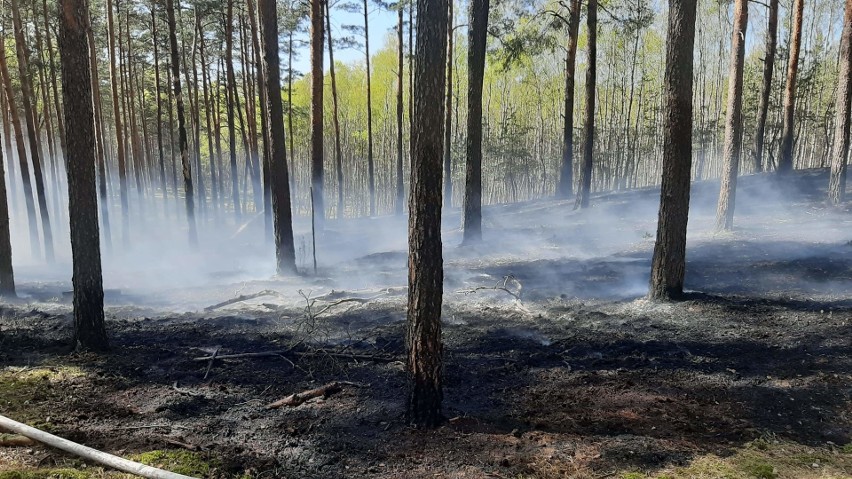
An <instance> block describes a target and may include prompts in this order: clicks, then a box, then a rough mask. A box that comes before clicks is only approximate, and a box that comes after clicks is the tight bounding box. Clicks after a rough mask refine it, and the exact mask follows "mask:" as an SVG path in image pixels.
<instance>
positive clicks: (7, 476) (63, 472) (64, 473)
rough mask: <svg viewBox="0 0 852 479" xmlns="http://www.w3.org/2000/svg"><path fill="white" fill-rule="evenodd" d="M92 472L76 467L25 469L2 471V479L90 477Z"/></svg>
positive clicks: (88, 478)
mask: <svg viewBox="0 0 852 479" xmlns="http://www.w3.org/2000/svg"><path fill="white" fill-rule="evenodd" d="M91 477H92V475H91V474H89V473H88V472H84V471H78V470H76V469H25V470H19V471H0V479H90V478H91Z"/></svg>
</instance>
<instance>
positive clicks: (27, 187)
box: [0, 41, 41, 258]
mask: <svg viewBox="0 0 852 479" xmlns="http://www.w3.org/2000/svg"><path fill="white" fill-rule="evenodd" d="M0 77H2V80H3V91H4V93H5V95H6V105H7V107H8V109H9V119H10V121H11V122H12V127H13V129H14V130H15V147H16V148H17V153H18V165H19V166H20V171H21V179H22V180H23V185H24V204H25V205H26V207H27V224H28V226H29V233H30V250H31V251H32V255H33V257H35V258H41V245H40V244H39V236H38V216H37V215H38V213H36V206H35V195H34V194H33V187H32V183H30V166H29V162H27V149H26V146H25V144H24V130H23V128H22V127H21V119H20V117H19V116H18V107H17V106H16V105H15V94H14V92H13V91H12V79H11V77H10V76H9V68H8V65H7V64H6V44H5V42H2V41H0ZM10 180H14V178H10Z"/></svg>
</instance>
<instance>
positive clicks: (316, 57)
mask: <svg viewBox="0 0 852 479" xmlns="http://www.w3.org/2000/svg"><path fill="white" fill-rule="evenodd" d="M323 12H324V8H323V0H311V187H312V188H313V191H314V193H313V198H314V217H315V220H316V223H317V225H318V226H320V228H321V227H322V224H323V220H324V219H325V207H324V201H323V198H324V194H323V182H324V177H325V172H324V169H323V168H324V167H323V156H324V155H323V134H322V133H323V132H322V129H323V120H322V115H323V111H322V110H323V102H322V94H323V64H322V57H323V54H322V53H323V50H324V49H323V41H324V40H325V35H324V34H323V27H324V25H323V23H324V22H323Z"/></svg>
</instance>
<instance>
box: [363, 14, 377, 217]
mask: <svg viewBox="0 0 852 479" xmlns="http://www.w3.org/2000/svg"><path fill="white" fill-rule="evenodd" d="M369 13H370V10H369V6H368V3H367V0H364V51H365V53H366V59H367V186H368V188H369V190H370V216H375V215H376V175H375V166H374V163H375V162H374V159H373V89H372V85H371V82H370V75H371V72H370V21H369Z"/></svg>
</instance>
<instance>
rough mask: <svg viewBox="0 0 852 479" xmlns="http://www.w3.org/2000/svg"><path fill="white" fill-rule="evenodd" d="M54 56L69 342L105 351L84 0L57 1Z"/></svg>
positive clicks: (86, 21)
mask: <svg viewBox="0 0 852 479" xmlns="http://www.w3.org/2000/svg"><path fill="white" fill-rule="evenodd" d="M60 12H61V13H60V15H59V18H60V22H59V52H60V60H61V64H62V99H63V102H64V106H65V124H66V125H69V126H70V125H73V129H74V130H73V131H72V132H70V134H68V135H66V137H67V140H68V144H67V148H68V211H69V213H70V223H71V255H72V259H73V269H74V275H73V279H72V282H73V285H74V341H75V344H76V347H77V349H83V350H93V351H103V350H106V349H107V347H108V343H107V335H106V327H105V325H104V289H103V279H102V275H101V248H100V241H99V236H98V200H97V193H96V187H95V154H94V152H95V129H94V125H95V118H94V112H93V109H92V79H91V76H90V74H89V68H90V65H89V58H88V55H89V49H88V43H87V42H88V39H87V36H86V30H88V28H89V6H88V3H87V0H60Z"/></svg>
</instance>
